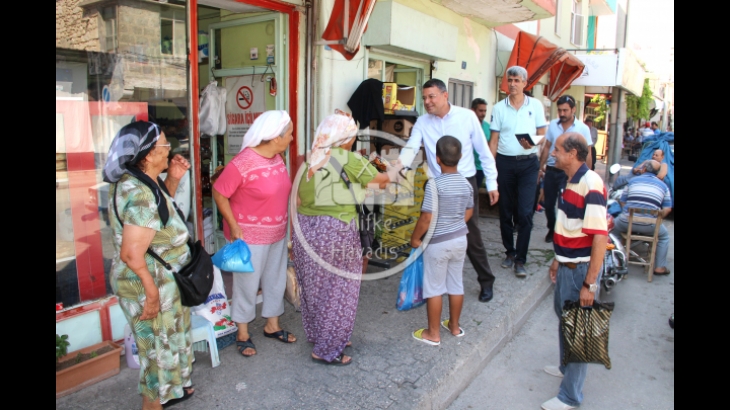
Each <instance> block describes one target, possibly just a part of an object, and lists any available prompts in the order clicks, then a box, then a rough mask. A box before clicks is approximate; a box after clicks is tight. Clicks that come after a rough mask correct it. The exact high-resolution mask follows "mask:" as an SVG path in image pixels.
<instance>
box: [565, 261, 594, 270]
mask: <svg viewBox="0 0 730 410" xmlns="http://www.w3.org/2000/svg"><path fill="white" fill-rule="evenodd" d="M558 263H559V264H560V265H562V266H565V267H566V268H568V269H575V268H577V267H578V266H579V265H583V264H585V263H588V262H578V263H576V262H558Z"/></svg>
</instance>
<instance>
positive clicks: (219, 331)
mask: <svg viewBox="0 0 730 410" xmlns="http://www.w3.org/2000/svg"><path fill="white" fill-rule="evenodd" d="M213 277H214V279H213V289H211V290H210V295H209V296H208V299H206V300H205V303H203V304H201V305H198V306H195V307H193V308H191V309H190V312H191V313H192V314H194V315H198V316H202V317H204V318H206V319H207V320H208V321H210V322H212V323H213V329H214V330H215V337H216V338H218V337H221V336H225V335H228V334H231V333H233V332H236V331H237V330H238V327H237V326H236V323H235V322H234V321H233V320H232V319H231V306H230V305H229V304H228V298H227V297H226V290H225V287H224V286H223V277H221V271H220V269H218V267H217V266H215V265H214V266H213Z"/></svg>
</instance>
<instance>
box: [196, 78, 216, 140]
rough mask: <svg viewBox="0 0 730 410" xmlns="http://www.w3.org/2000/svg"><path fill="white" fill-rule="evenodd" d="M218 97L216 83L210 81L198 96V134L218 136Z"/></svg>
mask: <svg viewBox="0 0 730 410" xmlns="http://www.w3.org/2000/svg"><path fill="white" fill-rule="evenodd" d="M220 105H221V100H220V95H219V88H218V82H216V81H212V82H211V83H210V84H208V85H207V86H206V87H205V88H204V89H203V92H202V93H201V94H200V114H199V117H200V133H201V134H208V135H217V134H218V126H219V124H218V122H219V121H220V109H221V108H220Z"/></svg>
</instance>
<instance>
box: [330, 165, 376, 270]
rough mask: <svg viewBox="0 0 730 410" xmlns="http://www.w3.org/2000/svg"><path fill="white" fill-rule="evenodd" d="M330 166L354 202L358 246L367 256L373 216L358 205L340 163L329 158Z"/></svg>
mask: <svg viewBox="0 0 730 410" xmlns="http://www.w3.org/2000/svg"><path fill="white" fill-rule="evenodd" d="M330 164H332V166H333V167H334V168H335V171H337V172H338V173H339V174H340V178H342V182H344V183H345V185H347V189H348V190H349V191H350V194H351V195H352V200H353V201H354V204H355V210H356V211H357V215H358V225H359V228H358V230H359V234H360V245H361V246H362V248H363V256H364V255H365V254H367V252H368V251H372V246H373V243H374V242H375V222H374V220H373V216H374V215H373V213H371V212H367V208H366V207H365V205H363V204H360V203H358V201H357V196H355V191H354V190H353V189H352V181H351V180H350V177H349V176H348V175H347V173H346V172H345V170H344V168H343V167H342V165H341V164H340V162H339V161H337V159H335V157H334V156H332V157H330Z"/></svg>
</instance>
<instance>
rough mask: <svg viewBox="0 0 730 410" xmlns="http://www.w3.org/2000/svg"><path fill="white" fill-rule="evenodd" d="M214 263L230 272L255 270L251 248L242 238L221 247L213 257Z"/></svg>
mask: <svg viewBox="0 0 730 410" xmlns="http://www.w3.org/2000/svg"><path fill="white" fill-rule="evenodd" d="M211 259H212V260H213V264H214V265H215V266H217V267H218V268H219V269H221V270H225V271H228V272H253V265H252V264H251V250H250V249H248V245H246V242H244V241H243V240H241V239H236V240H235V241H233V242H232V243H229V244H228V245H226V246H224V247H222V248H220V249H219V250H218V252H216V253H215V255H213V257H212V258H211Z"/></svg>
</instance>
